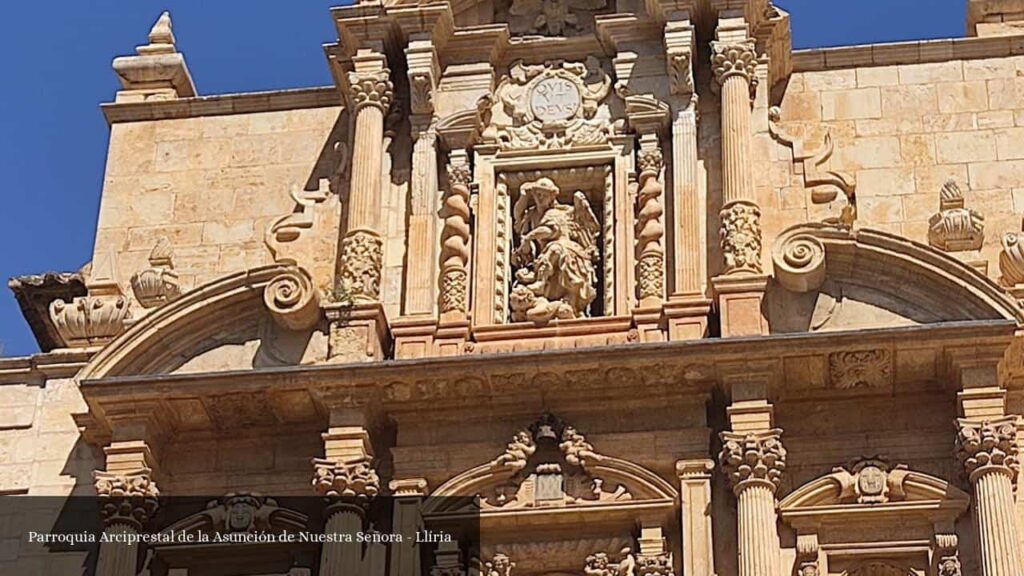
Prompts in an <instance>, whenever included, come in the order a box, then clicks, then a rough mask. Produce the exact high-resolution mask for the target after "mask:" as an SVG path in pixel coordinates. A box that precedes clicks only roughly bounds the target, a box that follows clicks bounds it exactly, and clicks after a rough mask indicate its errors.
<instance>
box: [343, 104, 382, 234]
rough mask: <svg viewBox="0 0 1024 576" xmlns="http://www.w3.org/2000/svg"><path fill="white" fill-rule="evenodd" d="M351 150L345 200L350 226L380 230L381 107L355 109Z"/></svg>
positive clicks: (354, 228)
mask: <svg viewBox="0 0 1024 576" xmlns="http://www.w3.org/2000/svg"><path fill="white" fill-rule="evenodd" d="M355 126H356V133H355V138H354V143H353V150H352V184H351V192H350V193H349V202H348V227H349V230H350V231H351V230H371V231H373V232H377V233H380V230H379V220H380V202H381V197H380V183H381V173H380V163H381V155H382V153H383V151H382V150H381V142H383V141H384V110H383V109H381V108H380V107H378V106H373V105H365V106H362V107H360V108H359V109H358V112H356V122H355Z"/></svg>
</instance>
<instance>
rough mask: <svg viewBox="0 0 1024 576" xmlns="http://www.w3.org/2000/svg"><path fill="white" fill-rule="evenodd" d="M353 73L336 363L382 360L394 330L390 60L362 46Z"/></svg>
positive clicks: (331, 352) (331, 349) (334, 311)
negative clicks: (390, 305)
mask: <svg viewBox="0 0 1024 576" xmlns="http://www.w3.org/2000/svg"><path fill="white" fill-rule="evenodd" d="M352 62H353V63H354V65H355V70H354V71H352V72H349V73H348V83H349V106H350V107H351V110H352V112H351V113H352V116H353V118H355V122H354V126H355V135H354V137H353V143H352V170H351V174H352V177H351V183H350V187H349V198H348V206H347V210H348V218H347V224H348V227H347V229H346V231H345V234H344V236H343V237H342V238H341V242H340V246H339V247H338V283H339V285H340V287H341V289H342V291H343V292H344V296H345V299H346V300H348V302H344V303H342V304H337V305H333V306H325V309H326V314H327V318H328V320H330V322H331V334H330V340H329V342H328V356H329V357H330V359H331V361H332V362H363V361H373V360H380V359H382V358H383V356H384V351H385V350H386V349H387V348H388V340H389V339H390V332H389V326H388V322H387V319H386V318H385V316H384V308H383V306H382V304H381V286H380V284H381V273H382V267H383V258H384V239H383V237H382V235H381V227H382V226H381V222H382V218H383V215H382V214H381V185H382V179H383V171H382V166H383V162H384V154H385V150H384V147H383V146H382V144H383V142H384V116H385V113H386V112H387V111H388V108H389V107H390V106H391V101H392V97H393V95H394V94H393V86H392V83H391V79H390V74H391V71H390V70H389V69H388V68H387V60H386V59H385V57H384V55H383V54H381V53H380V52H379V51H375V50H369V49H362V50H359V51H358V53H357V54H356V56H354V57H353V58H352Z"/></svg>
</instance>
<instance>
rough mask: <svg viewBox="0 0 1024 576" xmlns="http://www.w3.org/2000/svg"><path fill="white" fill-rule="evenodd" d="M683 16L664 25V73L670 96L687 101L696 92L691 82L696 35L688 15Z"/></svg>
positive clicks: (692, 81)
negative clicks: (666, 77)
mask: <svg viewBox="0 0 1024 576" xmlns="http://www.w3.org/2000/svg"><path fill="white" fill-rule="evenodd" d="M685 16H687V17H686V18H685V19H679V20H675V19H672V20H669V21H668V22H666V23H665V37H664V42H665V71H666V73H667V74H668V79H669V88H670V89H671V91H672V94H674V95H676V96H679V97H680V98H682V99H683V100H689V99H690V98H691V97H692V96H693V95H694V94H695V92H696V90H695V89H694V80H693V55H694V54H695V53H696V51H695V50H694V43H695V41H696V33H695V31H694V26H693V23H692V22H691V21H690V19H689V14H688V13H687V14H685Z"/></svg>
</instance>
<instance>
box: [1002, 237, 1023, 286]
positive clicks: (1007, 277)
mask: <svg viewBox="0 0 1024 576" xmlns="http://www.w3.org/2000/svg"><path fill="white" fill-rule="evenodd" d="M1022 228H1024V224H1022ZM1002 244H1003V250H1002V252H1000V253H999V272H1000V273H1001V274H1002V282H1003V284H1004V285H1006V286H1010V287H1013V286H1016V285H1018V284H1024V232H1007V233H1006V234H1005V235H1004V236H1003V241H1002Z"/></svg>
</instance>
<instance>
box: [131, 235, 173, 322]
mask: <svg viewBox="0 0 1024 576" xmlns="http://www.w3.org/2000/svg"><path fill="white" fill-rule="evenodd" d="M173 256H174V252H173V250H171V243H170V241H169V240H168V239H167V238H166V237H163V238H160V240H158V241H157V243H156V245H155V246H153V250H152V251H151V252H150V253H149V266H150V267H149V268H147V269H145V270H143V271H141V272H137V273H136V274H135V275H133V276H132V279H131V285H132V293H133V294H135V300H137V301H138V302H139V305H141V306H142V307H143V308H156V307H157V306H162V305H164V304H166V303H168V302H171V301H172V300H175V299H176V298H178V296H180V295H181V286H180V285H179V284H178V273H177V272H175V271H174V262H173Z"/></svg>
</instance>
